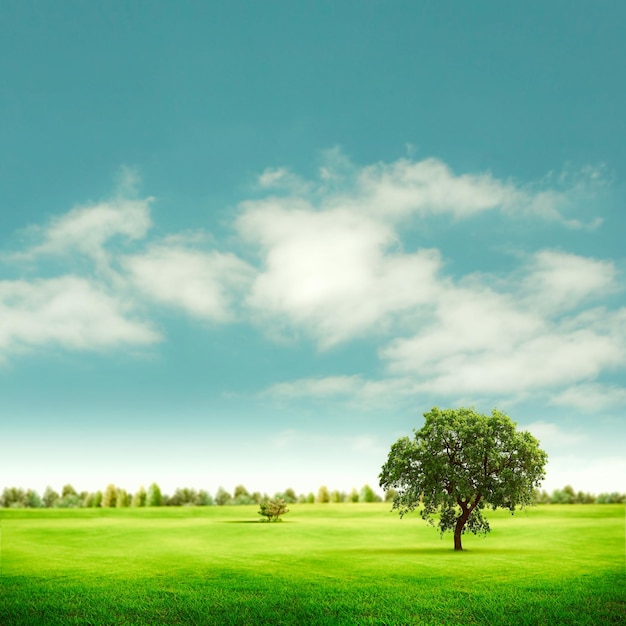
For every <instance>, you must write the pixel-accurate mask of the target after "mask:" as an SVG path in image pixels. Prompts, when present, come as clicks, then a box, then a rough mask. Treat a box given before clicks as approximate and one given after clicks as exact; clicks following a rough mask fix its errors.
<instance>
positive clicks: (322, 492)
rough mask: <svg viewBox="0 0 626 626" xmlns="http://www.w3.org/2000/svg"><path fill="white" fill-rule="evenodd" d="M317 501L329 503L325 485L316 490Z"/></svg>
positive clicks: (328, 494)
mask: <svg viewBox="0 0 626 626" xmlns="http://www.w3.org/2000/svg"><path fill="white" fill-rule="evenodd" d="M317 501H318V502H323V503H326V502H330V493H329V491H328V487H327V486H326V485H322V486H321V487H320V488H319V489H318V490H317Z"/></svg>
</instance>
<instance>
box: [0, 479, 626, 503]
mask: <svg viewBox="0 0 626 626" xmlns="http://www.w3.org/2000/svg"><path fill="white" fill-rule="evenodd" d="M395 496H396V492H395V491H394V490H393V489H390V490H389V491H387V492H385V498H384V499H385V502H391V501H392V500H393V499H394V497H395ZM274 498H282V499H283V500H284V501H285V502H286V503H287V504H295V503H300V504H313V503H316V502H317V503H330V502H337V503H339V502H381V501H382V500H383V498H381V497H380V496H379V495H378V494H377V493H376V492H375V491H374V490H373V489H372V488H371V487H370V486H369V485H364V486H363V487H362V488H361V490H360V491H357V489H352V491H350V492H345V491H338V490H332V491H331V490H330V489H328V487H326V486H322V487H320V488H319V489H318V491H317V494H315V493H313V492H310V493H308V494H300V495H296V492H295V491H294V490H293V489H291V488H289V489H285V491H283V492H280V493H276V494H274ZM268 499H269V496H268V495H267V494H266V493H261V492H259V491H254V492H252V493H250V492H249V491H248V490H247V489H246V488H245V487H244V486H243V485H237V486H236V487H235V489H234V491H233V492H232V493H231V492H229V491H227V490H226V489H224V488H223V487H220V488H219V489H218V490H217V492H216V493H215V495H211V494H210V493H209V492H208V491H205V490H204V489H199V490H196V489H191V488H189V487H183V488H179V489H176V491H174V493H173V494H172V495H168V494H165V493H163V492H162V491H161V489H160V487H159V486H158V485H157V484H156V483H152V484H151V485H150V486H149V487H148V489H145V488H144V487H140V488H139V489H138V490H137V492H135V493H130V492H128V491H126V490H125V489H123V488H121V487H117V486H115V485H113V484H110V485H107V487H106V489H105V490H104V491H95V492H87V491H81V492H77V491H76V490H75V489H74V487H72V485H69V484H68V485H65V486H64V487H63V489H62V490H61V493H58V492H57V491H55V490H54V489H53V488H52V487H46V490H45V491H44V492H43V495H39V493H37V492H36V491H35V490H33V489H22V488H19V487H6V488H5V489H4V491H3V492H2V496H1V497H0V507H4V508H82V507H87V508H95V507H103V508H122V507H146V506H213V505H217V506H228V505H240V504H261V502H264V501H266V500H268ZM535 501H536V502H537V504H613V503H621V502H626V494H624V493H617V492H613V493H601V494H599V495H594V494H591V493H585V492H582V491H575V490H574V488H573V487H571V486H570V485H567V486H566V487H563V489H555V490H554V491H553V492H552V493H548V492H547V491H537V492H536V493H535Z"/></svg>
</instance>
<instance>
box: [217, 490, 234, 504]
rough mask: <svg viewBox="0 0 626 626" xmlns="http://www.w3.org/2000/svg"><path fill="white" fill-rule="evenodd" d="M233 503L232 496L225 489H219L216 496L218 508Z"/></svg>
mask: <svg viewBox="0 0 626 626" xmlns="http://www.w3.org/2000/svg"><path fill="white" fill-rule="evenodd" d="M231 501H232V497H231V495H230V494H229V493H228V491H226V489H224V487H219V489H218V490H217V493H216V494H215V504H217V506H224V505H226V504H230V502H231Z"/></svg>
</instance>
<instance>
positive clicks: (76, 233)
mask: <svg viewBox="0 0 626 626" xmlns="http://www.w3.org/2000/svg"><path fill="white" fill-rule="evenodd" d="M151 201H152V198H145V199H143V200H127V199H123V198H119V199H115V200H111V201H108V202H100V203H98V204H95V205H90V206H85V207H79V208H76V209H73V210H71V211H69V212H68V213H65V214H64V215H61V216H60V217H56V218H53V219H52V220H51V221H50V223H49V224H48V226H46V227H45V228H43V229H42V228H31V229H30V231H31V233H33V234H34V235H35V236H37V237H38V238H40V239H41V243H39V244H37V245H35V246H33V247H32V248H30V249H29V250H27V251H26V252H25V253H23V254H21V255H17V256H18V258H20V257H22V258H35V257H37V256H39V255H67V254H72V253H76V252H79V253H81V254H84V255H86V256H88V257H91V258H93V259H94V260H95V261H96V262H97V263H99V264H100V265H103V266H104V265H106V264H107V263H108V259H109V255H108V254H107V253H106V251H105V249H104V246H105V243H106V242H107V241H109V240H110V239H112V238H113V237H116V236H121V237H124V238H126V239H127V240H137V239H141V238H143V237H144V236H145V235H146V233H147V231H148V229H149V228H150V226H151V220H150V211H149V205H150V202H151Z"/></svg>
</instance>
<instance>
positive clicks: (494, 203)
mask: <svg viewBox="0 0 626 626" xmlns="http://www.w3.org/2000/svg"><path fill="white" fill-rule="evenodd" d="M625 19H626V5H625V4H624V3H623V2H620V1H619V0H615V1H612V0H600V1H599V2H595V3H589V2H586V1H585V2H583V1H578V0H550V1H549V2H545V1H541V2H538V1H529V2H523V3H522V2H519V3H502V2H495V1H493V2H491V1H486V0H476V1H474V2H471V3H467V2H460V1H459V2H454V1H453V2H446V3H443V2H434V1H427V0H417V1H415V0H412V1H402V0H398V1H395V2H392V3H383V2H373V1H367V0H363V1H358V2H357V1H353V0H339V1H336V0H335V1H332V2H331V1H326V0H319V1H315V2H312V1H309V0H303V1H301V2H297V3H293V2H288V1H284V2H282V1H272V0H268V1H267V2H254V1H251V0H250V1H245V0H240V1H235V2H229V3H221V2H201V1H196V0H180V1H179V2H176V3H173V2H164V1H161V0H151V1H149V2H148V1H143V0H136V1H134V2H122V1H120V0H110V1H108V2H89V3H85V2H78V1H74V0H65V1H64V2H56V3H50V2H47V1H43V0H20V1H19V2H18V1H14V0H2V2H1V4H0V75H1V76H2V83H1V85H0V397H1V398H2V402H1V403H0V442H1V447H2V452H1V454H0V488H2V487H6V486H21V487H24V488H27V487H30V488H34V489H37V490H39V491H40V492H41V491H43V490H44V489H45V487H46V485H51V486H53V487H54V488H55V489H57V490H60V489H61V487H62V486H63V485H64V484H66V483H71V484H72V485H73V486H74V487H75V488H77V489H78V490H96V489H103V488H104V487H105V486H106V485H107V484H109V483H114V484H116V485H118V486H121V487H123V488H125V489H127V490H129V491H133V490H136V489H137V488H138V487H139V486H140V485H144V486H148V485H149V484H150V483H152V482H153V481H155V482H157V483H158V484H159V485H160V486H161V488H162V489H163V490H164V491H165V492H170V493H171V492H172V491H173V490H174V489H175V488H176V487H183V486H188V487H194V488H201V489H207V490H208V491H210V492H212V493H214V492H215V491H216V490H217V488H218V487H219V486H223V487H225V488H226V489H228V490H232V489H233V488H234V486H235V485H237V484H244V485H245V486H246V487H247V488H248V489H249V490H250V491H266V492H268V493H272V492H274V491H278V490H284V489H285V488H287V487H292V488H294V489H295V490H296V491H297V492H298V493H302V492H309V491H316V490H317V489H318V487H319V486H320V485H327V486H328V487H329V488H330V489H340V490H346V491H348V490H350V489H351V488H352V487H356V488H357V489H359V488H360V487H362V486H363V485H364V484H366V483H368V484H370V485H372V486H374V487H377V484H378V474H379V472H380V469H381V466H382V465H383V463H384V462H385V461H386V459H387V454H388V452H389V449H390V446H391V444H392V443H393V442H395V441H396V440H397V439H398V438H399V437H402V436H405V435H411V434H412V430H413V429H414V428H417V429H419V428H420V427H421V425H422V424H423V417H422V416H423V414H424V413H425V412H427V411H429V410H430V408H431V407H433V406H439V407H442V408H444V407H445V408H447V407H458V406H474V407H476V409H477V410H479V411H481V412H484V413H490V412H491V410H492V409H493V408H494V407H497V408H498V409H499V410H502V411H504V412H506V413H507V414H508V415H509V416H510V417H511V418H512V419H513V420H514V421H516V422H517V423H518V425H519V427H520V428H523V429H525V430H530V431H531V432H532V433H533V434H534V435H535V436H536V437H537V438H538V439H539V440H540V442H541V445H542V447H543V448H544V449H545V450H546V451H547V452H548V454H549V463H548V466H547V476H546V480H545V482H544V487H545V488H546V489H547V490H552V489H555V488H560V487H563V486H564V485H566V484H571V485H572V486H574V488H575V489H577V490H584V491H591V492H593V493H599V492H603V491H626V484H625V483H626V481H625V476H626V458H625V456H624V441H626V427H625V422H626V420H625V409H626V298H625V293H624V271H625V269H626V264H625V254H624V249H625V247H624V235H625V231H626V204H625V201H626V185H625V181H626V151H625V146H626V124H625V121H624V119H625V118H624V114H623V112H624V111H625V110H626V82H625V81H624V71H625V69H626V68H625V66H624V59H626V39H625V38H624V36H623V27H624V23H625Z"/></svg>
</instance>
